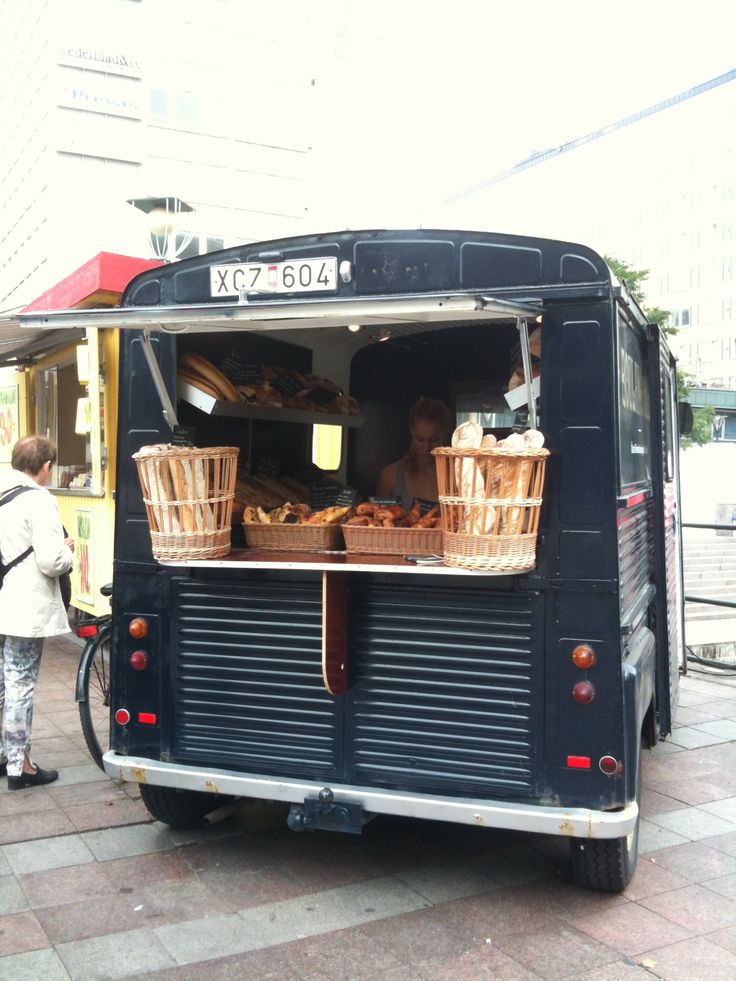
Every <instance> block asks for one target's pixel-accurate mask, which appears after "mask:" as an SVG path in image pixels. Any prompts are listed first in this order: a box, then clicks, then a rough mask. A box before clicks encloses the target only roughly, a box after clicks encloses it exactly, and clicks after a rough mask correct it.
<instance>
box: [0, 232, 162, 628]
mask: <svg viewBox="0 0 736 981" xmlns="http://www.w3.org/2000/svg"><path fill="white" fill-rule="evenodd" d="M157 265H160V263H159V262H156V261H153V260H147V259H138V258H134V257H131V256H122V255H116V254H113V253H108V252H101V253H99V254H98V255H96V256H94V257H93V258H92V259H90V260H89V261H88V262H86V263H85V264H84V265H83V266H81V267H80V268H79V269H77V270H75V272H73V273H72V274H71V275H70V276H67V277H66V278H65V279H64V280H62V281H61V282H59V283H57V284H56V285H55V286H53V287H51V288H50V289H49V290H47V291H46V292H45V293H43V294H42V295H41V296H40V297H38V298H37V299H36V300H34V301H33V302H32V303H31V304H29V305H28V306H27V307H26V308H25V309H24V310H23V311H22V312H23V313H30V312H38V311H43V310H62V309H73V308H76V309H83V308H89V307H112V306H117V304H118V302H119V299H120V295H121V294H122V292H123V290H124V288H125V286H126V285H127V283H128V282H129V281H130V280H131V279H132V278H133V277H134V276H135V275H137V274H138V273H139V272H142V271H143V270H145V269H150V268H152V267H154V266H157ZM0 364H1V365H4V368H3V369H2V374H3V377H2V379H1V380H0V466H3V467H5V466H10V454H11V450H12V446H13V445H14V443H15V441H16V440H17V439H18V438H19V437H21V436H25V435H27V434H29V433H41V434H43V435H46V436H48V437H49V438H50V439H51V440H53V442H54V443H55V444H56V446H57V448H58V455H57V462H56V466H55V468H54V472H53V477H52V481H51V484H50V485H49V490H50V491H51V493H52V494H54V496H55V497H56V498H57V501H58V503H59V512H60V514H61V519H62V522H63V523H64V526H65V528H66V529H67V533H68V534H69V535H70V536H71V537H72V538H74V539H75V541H76V555H75V565H74V571H73V573H72V606H74V607H75V608H77V609H79V610H83V611H85V612H87V613H92V614H100V613H104V612H106V611H107V609H109V606H108V601H107V600H105V599H103V598H102V597H101V596H100V592H99V590H100V587H101V586H102V585H104V584H105V583H106V582H110V581H111V580H112V555H113V528H114V509H115V445H116V435H117V432H116V416H117V398H118V331H117V330H114V329H96V328H89V329H87V330H86V331H78V332H69V331H45V332H41V333H40V334H39V335H36V336H31V337H30V338H29V340H27V341H23V342H22V343H20V344H19V345H18V346H17V347H15V348H13V349H12V350H6V351H5V352H4V353H3V354H2V357H0Z"/></svg>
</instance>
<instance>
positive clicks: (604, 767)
mask: <svg viewBox="0 0 736 981" xmlns="http://www.w3.org/2000/svg"><path fill="white" fill-rule="evenodd" d="M618 765H619V764H618V760H617V759H616V758H615V757H613V756H601V758H600V759H599V760H598V767H599V769H600V771H601V773H605V774H606V776H608V777H610V776H613V774H614V773H616V772H617V770H618Z"/></svg>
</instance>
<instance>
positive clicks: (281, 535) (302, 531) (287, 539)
mask: <svg viewBox="0 0 736 981" xmlns="http://www.w3.org/2000/svg"><path fill="white" fill-rule="evenodd" d="M243 528H244V530H245V539H246V541H247V543H248V548H267V549H278V550H279V551H284V552H325V551H326V552H334V551H339V550H340V549H342V548H343V540H342V527H341V526H340V525H307V524H294V525H286V524H283V525H281V524H278V525H270V524H244V525H243Z"/></svg>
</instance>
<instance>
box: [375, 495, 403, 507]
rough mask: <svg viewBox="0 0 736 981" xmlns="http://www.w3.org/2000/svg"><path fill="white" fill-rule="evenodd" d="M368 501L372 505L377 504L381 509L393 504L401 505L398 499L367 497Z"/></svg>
mask: <svg viewBox="0 0 736 981" xmlns="http://www.w3.org/2000/svg"><path fill="white" fill-rule="evenodd" d="M368 500H369V501H371V502H372V503H373V504H379V505H380V506H381V507H382V508H387V507H390V506H393V505H394V504H402V500H401V498H400V497H369V498H368Z"/></svg>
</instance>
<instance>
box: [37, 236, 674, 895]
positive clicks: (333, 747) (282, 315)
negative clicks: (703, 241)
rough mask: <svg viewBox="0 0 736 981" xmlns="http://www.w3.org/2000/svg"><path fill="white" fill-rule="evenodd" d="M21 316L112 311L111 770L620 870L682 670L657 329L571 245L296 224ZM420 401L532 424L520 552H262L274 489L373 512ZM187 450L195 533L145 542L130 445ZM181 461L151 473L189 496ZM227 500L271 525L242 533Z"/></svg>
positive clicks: (316, 505) (176, 812)
mask: <svg viewBox="0 0 736 981" xmlns="http://www.w3.org/2000/svg"><path fill="white" fill-rule="evenodd" d="M24 319H25V321H26V322H27V323H29V324H34V325H38V324H43V326H46V327H48V326H55V327H60V326H65V325H69V326H72V327H75V328H78V327H80V326H86V327H88V328H94V327H102V326H104V327H120V328H125V329H123V330H121V331H120V345H121V367H120V397H119V420H118V434H119V435H118V447H117V461H118V462H117V467H118V473H117V489H118V490H117V501H116V531H115V565H114V590H113V633H112V684H111V691H110V696H109V705H110V748H109V751H107V752H106V753H105V755H104V766H105V769H106V771H107V772H108V774H109V775H110V776H111V777H114V778H116V779H119V780H135V781H138V782H139V783H140V785H141V793H142V796H143V800H144V802H145V804H146V806H147V807H148V809H149V811H150V812H151V814H152V815H153V816H154V817H155V818H158V819H160V820H163V821H166V822H168V823H170V824H173V825H175V826H186V825H188V824H193V823H196V822H198V821H201V819H202V817H203V816H204V815H205V814H206V813H208V812H209V811H212V810H214V809H215V808H216V807H218V806H219V804H220V802H221V801H222V800H223V799H224V798H230V797H235V798H260V799H268V800H278V801H282V802H288V803H289V804H290V805H291V811H290V815H289V824H290V826H291V827H293V828H294V829H320V828H321V829H331V830H344V831H351V832H359V831H360V828H361V826H362V824H363V823H364V822H365V821H367V820H368V819H370V818H371V817H372V816H374V815H378V814H391V815H401V816H406V817H412V818H428V819H433V820H440V821H447V822H458V823H464V824H471V825H475V826H477V827H478V828H505V829H515V830H521V831H529V832H539V833H545V834H554V835H564V836H566V837H567V838H569V840H570V846H571V857H572V864H573V867H574V871H575V875H576V877H577V879H578V881H579V882H580V883H581V884H584V885H586V886H589V887H592V888H596V889H604V890H620V889H622V888H624V887H625V886H626V884H627V883H628V881H629V879H630V877H631V875H632V873H633V870H634V867H635V864H636V858H637V835H638V826H639V798H640V765H641V755H642V749H643V748H646V747H651V746H653V745H654V744H655V743H656V742H657V740H659V739H662V738H664V737H665V736H666V735H667V734H668V733H669V732H670V730H671V726H672V714H673V712H674V709H675V706H676V702H677V693H678V677H679V673H680V671H681V670H683V668H684V659H683V629H682V628H683V625H682V558H681V554H682V552H681V534H680V506H679V484H678V452H677V448H678V435H679V433H678V428H679V420H678V411H677V410H678V407H677V403H676V391H677V385H676V377H675V362H674V359H673V357H672V355H671V354H670V352H669V350H668V347H667V343H666V340H665V338H664V336H663V334H662V333H661V331H660V330H659V329H658V328H657V326H656V325H654V324H650V323H648V322H647V318H646V317H645V315H644V313H643V312H642V310H641V309H640V307H639V306H638V305H637V303H636V302H635V301H634V300H633V299H632V298H631V297H630V296H629V294H628V293H627V291H626V289H625V286H624V285H623V284H620V283H619V282H617V281H616V279H615V277H614V276H613V275H612V273H611V270H610V269H609V268H608V267H607V266H606V264H605V262H604V261H603V260H602V259H601V257H600V256H599V255H597V254H596V253H595V252H593V251H591V250H590V249H588V248H585V247H583V246H580V245H576V244H570V243H566V242H559V241H552V240H545V239H534V238H524V237H518V236H512V235H500V234H490V233H479V232H461V231H433V230H412V231H361V232H353V231H343V232H337V233H334V234H318V235H305V236H300V237H296V238H286V239H281V240H276V241H269V242H262V243H257V244H250V245H244V246H240V247H237V248H232V249H228V250H224V251H221V252H216V253H210V254H208V255H204V256H200V257H197V258H193V259H187V260H184V261H180V262H175V263H172V264H170V265H167V266H163V267H161V268H156V269H151V270H149V271H147V272H144V273H142V274H141V275H139V276H138V277H137V278H135V279H134V280H133V281H132V282H131V283H130V284H129V286H128V288H127V289H126V291H125V294H124V296H123V299H122V303H121V306H120V308H117V309H114V310H103V311H84V312H76V311H75V312H68V313H65V312H62V313H57V314H41V315H37V316H29V317H26V318H24ZM514 376H515V377H516V385H515V387H514V388H513V389H512V391H511V392H509V387H510V384H511V383H510V379H512V378H514ZM507 396H508V397H507ZM422 397H431V398H434V399H437V400H440V401H442V402H444V403H445V404H446V405H447V406H449V407H450V410H451V413H452V420H453V425H455V426H458V425H460V424H462V423H465V422H472V423H474V424H476V425H477V426H479V427H480V428H481V429H482V432H483V434H484V435H485V436H495V437H496V438H497V439H499V440H502V439H506V438H508V437H509V435H510V434H513V433H515V432H519V433H522V434H523V433H524V432H525V431H526V430H529V429H533V430H535V431H537V432H541V433H542V434H543V438H544V446H545V449H546V450H547V451H548V454H549V455H548V457H547V458H546V472H545V474H544V484H543V490H542V491H541V498H540V501H538V504H539V510H538V526H537V527H536V537H535V540H534V543H533V545H534V551H533V559H532V562H531V563H527V567H526V568H522V569H514V568H508V567H504V566H503V563H501V565H500V566H498V567H494V566H493V564H492V563H491V564H489V566H488V567H485V568H484V567H483V565H482V564H481V565H480V567H467V565H466V566H462V564H461V565H460V566H458V565H453V564H452V563H451V562H447V561H445V560H446V555H445V553H443V547H442V544H441V542H442V541H443V538H442V535H443V532H441V531H439V532H437V536H438V537H436V538H435V539H433V540H434V541H436V542H438V543H439V544H438V545H437V547H436V549H435V551H434V552H430V554H429V555H427V554H419V555H417V554H412V552H411V549H410V547H409V546H408V545H407V544H406V543H405V540H402V545H401V551H399V552H398V553H396V552H394V553H390V552H386V551H384V550H380V548H379V546H375V548H376V551H375V552H374V553H371V551H370V549H371V545H370V543H369V545H368V546H367V547H364V548H363V549H361V550H358V551H351V550H350V548H348V547H346V546H345V543H344V542H343V541H342V539H340V540H338V539H336V538H332V539H329V540H328V539H327V538H319V539H314V541H312V542H311V544H310V541H308V540H307V539H303V540H301V539H300V541H301V542H302V544H301V545H300V547H299V549H296V550H295V549H289V548H288V547H287V546H284V547H281V546H280V544H279V543H280V542H281V541H283V540H284V539H280V538H279V537H278V536H279V535H280V534H281V531H279V530H277V531H274V532H272V530H271V528H270V526H269V522H271V523H274V522H276V518H275V517H274V516H275V515H277V514H279V515H281V514H286V515H287V517H286V518H284V522H285V525H287V526H288V525H289V523H290V522H289V518H288V516H291V517H292V518H293V519H294V521H302V519H304V520H305V521H306V518H304V516H305V515H307V514H310V513H311V514H315V513H316V512H320V513H321V511H324V510H325V509H327V508H330V507H332V508H335V509H336V511H335V513H337V510H340V515H341V517H346V516H349V515H355V513H356V508H358V507H359V505H360V503H361V502H364V503H365V502H368V503H373V504H374V505H376V506H379V507H381V506H383V507H386V506H387V502H386V501H385V500H380V501H373V502H372V501H371V499H372V498H373V497H375V495H376V476H377V474H378V472H379V471H380V470H381V469H382V468H383V467H385V466H386V464H388V463H390V462H391V461H392V460H396V459H397V458H398V457H401V454H402V452H403V451H404V450H405V449H406V444H407V438H408V436H407V428H406V420H407V416H408V413H409V410H410V408H411V406H412V405H414V404H415V403H416V402H417V400H418V399H420V398H422ZM491 442H493V441H491ZM187 443H191V444H192V445H193V446H194V447H196V448H198V449H202V448H204V449H207V448H211V449H212V450H213V453H214V455H215V456H217V454H218V453H219V452H220V449H221V448H236V449H237V451H238V453H237V476H236V482H235V490H234V492H233V501H232V502H231V503H232V513H230V512H229V511H228V513H227V518H228V525H227V528H226V537H227V543H226V545H225V546H224V547H223V548H221V549H220V554H218V555H215V556H214V557H213V556H212V554H211V553H207V552H206V550H204V551H202V553H201V555H198V554H197V551H196V548H195V549H194V550H193V551H189V552H188V553H182V552H181V551H177V548H176V544H177V534H178V533H179V532H180V531H182V530H183V528H184V519H183V518H182V519H181V524H176V522H172V524H171V526H170V527H169V528H168V529H164V532H166V533H167V534H168V539H169V541H168V543H164V545H165V547H163V548H160V549H159V551H158V552H157V553H155V542H154V551H152V540H153V536H152V526H151V525H150V523H149V522H150V513H149V512H147V507H148V506H149V504H144V494H143V493H142V490H141V486H142V485H141V483H140V481H139V476H140V479H141V480H143V477H142V476H141V471H140V470H137V462H136V460H134V459H133V458H134V455H139V461H138V462H140V451H141V449H142V448H146V447H147V448H149V449H150V451H151V452H154V453H155V452H156V451H157V448H158V449H159V450H160V451H161V452H166V449H167V447H168V448H169V449H171V448H172V447H176V446H181V447H182V448H183V451H184V452H185V453H186V452H187V451H188V445H187ZM145 452H147V451H144V456H145ZM222 466H223V467H224V466H225V463H224V462H223V463H222ZM172 473H173V470H172ZM195 482H196V481H195V480H194V478H193V479H192V483H191V484H185V486H184V489H182V488H178V487H177V486H176V480H174V486H172V487H171V488H169V492H170V493H173V495H174V497H175V498H178V499H180V500H181V499H182V495H183V498H184V499H186V500H188V501H189V503H190V504H191V505H192V509H193V512H194V510H196V508H195V503H192V502H196V500H197V489H196V488H195V487H194V486H193V485H194V483H195ZM164 491H165V488H164ZM151 493H152V491H151V490H150V488H149V490H148V496H147V497H146V500H147V501H149V497H150V494H151ZM149 503H150V501H149ZM394 503H397V502H396V501H394ZM398 503H400V502H398ZM516 503H517V504H518V503H519V502H518V501H517V502H516ZM526 503H528V502H526ZM300 504H301V505H302V511H301V512H299V513H297V512H296V511H289V510H288V508H289V507H291V508H294V507H295V506H297V505H300ZM430 504H431V502H426V503H422V502H416V506H417V507H418V508H419V511H420V512H421V513H423V514H425V515H426V514H427V511H428V505H430ZM218 506H220V505H219V504H218ZM208 507H210V506H209V505H208ZM228 507H229V505H228ZM284 509H286V510H284ZM365 510H366V509H364V511H365ZM368 510H370V509H368ZM429 510H431V507H430V508H429ZM205 512H206V515H205V517H202V515H204V513H205ZM198 513H199V514H200V519H201V520H202V521H204V522H205V525H206V521H207V520H210V519H211V516H212V512H211V511H210V510H207V508H202V509H201V511H200V512H198ZM330 513H332V512H330ZM269 514H270V515H271V519H269ZM443 514H444V512H443ZM247 515H251V517H252V518H253V520H254V521H257V520H259V518H258V515H260V519H262V521H263V524H264V527H265V528H266V532H265V533H266V534H267V535H270V534H273V535H274V536H275V537H274V539H273V540H268V539H265V540H263V541H261V540H258V541H256V540H255V539H251V538H250V537H246V536H247V534H248V529H249V528H251V527H252V526H251V525H248V524H247V522H246V524H245V525H244V524H243V517H244V516H247ZM254 516H255V517H254ZM278 520H279V521H280V520H281V519H280V518H279V519H278ZM387 523H392V522H391V521H389V519H387ZM195 524H196V522H195ZM348 524H349V521H348ZM347 527H348V526H347V525H346V527H345V540H346V541H347V539H348V533H347ZM196 530H197V528H196V527H193V528H192V529H190V531H196ZM486 531H488V529H486ZM286 534H288V533H287V532H284V535H286ZM471 534H472V531H471ZM164 537H166V535H164ZM373 540H377V536H375V535H374V537H373V539H370V541H373ZM417 540H418V539H417ZM254 542H255V545H254ZM168 546H170V547H169V549H168V551H167V547H168ZM424 551H425V552H426V551H427V549H424ZM154 553H155V554H156V557H155V558H154ZM433 555H434V556H435V557H433ZM443 556H444V558H443Z"/></svg>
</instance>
